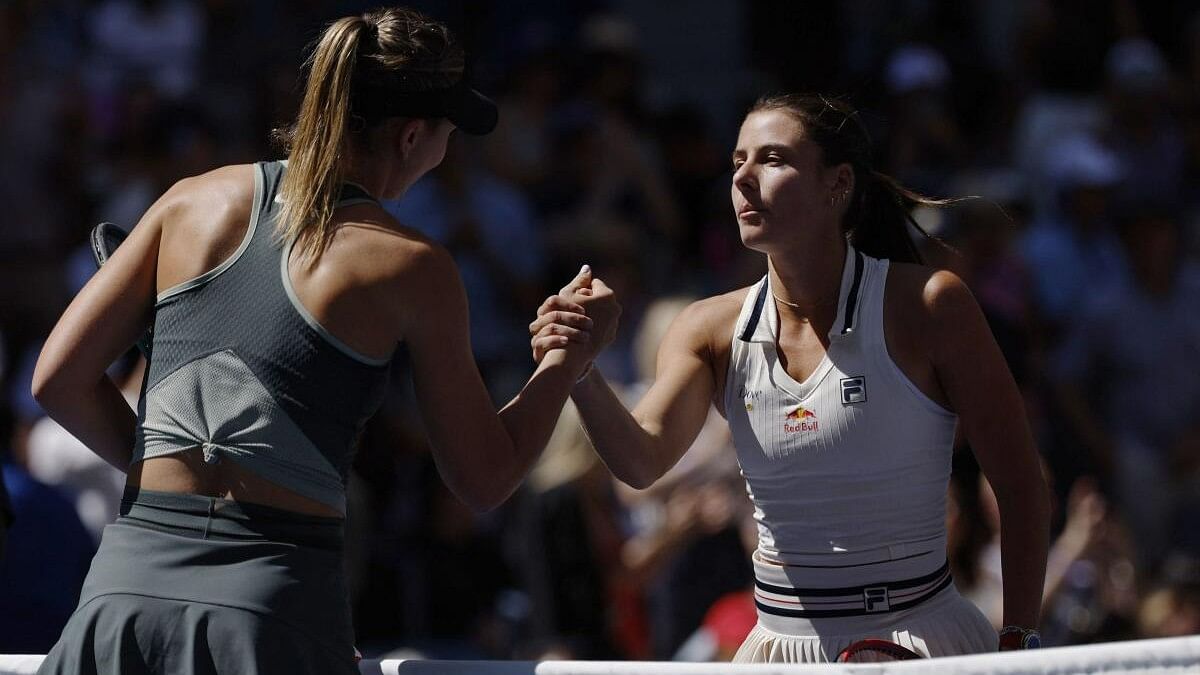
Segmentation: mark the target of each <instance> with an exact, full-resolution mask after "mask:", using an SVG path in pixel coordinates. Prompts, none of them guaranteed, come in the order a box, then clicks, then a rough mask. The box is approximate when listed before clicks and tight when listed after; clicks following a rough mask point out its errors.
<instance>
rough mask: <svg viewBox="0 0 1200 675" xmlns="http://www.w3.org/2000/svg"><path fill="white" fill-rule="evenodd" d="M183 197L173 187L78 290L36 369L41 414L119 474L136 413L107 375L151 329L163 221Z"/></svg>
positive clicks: (129, 449)
mask: <svg viewBox="0 0 1200 675" xmlns="http://www.w3.org/2000/svg"><path fill="white" fill-rule="evenodd" d="M180 198H181V189H180V188H179V187H178V186H176V187H175V188H172V189H171V190H169V191H167V193H166V194H165V195H163V196H162V197H161V198H160V199H159V200H158V201H157V202H156V203H155V204H154V205H153V206H151V207H150V209H149V210H148V211H147V212H146V215H145V216H143V217H142V220H141V222H139V223H138V225H137V227H135V228H133V231H132V232H131V233H130V234H129V237H128V238H127V239H126V240H125V241H124V243H122V244H121V247H120V248H118V249H117V251H116V253H114V254H113V256H112V258H110V259H109V261H108V262H107V263H105V265H104V267H102V268H101V269H100V270H99V271H97V272H96V274H95V275H94V276H93V277H92V278H91V280H90V281H88V283H87V285H85V286H84V287H83V290H81V291H79V294H78V295H76V296H75V298H74V300H72V301H71V304H70V306H68V307H67V310H66V312H64V313H63V315H62V317H61V318H59V320H58V323H57V324H56V325H55V326H54V329H53V330H52V331H51V332H50V336H49V337H48V338H46V343H45V345H43V347H42V353H41V354H40V355H39V357H38V362H37V366H36V368H35V369H34V372H33V386H32V389H33V396H34V398H36V399H37V401H38V403H40V404H41V406H42V408H43V409H44V410H45V411H46V414H47V415H49V416H50V417H51V418H53V419H54V421H56V422H58V423H59V424H60V425H62V427H63V428H64V429H66V430H67V431H69V432H70V433H71V435H73V436H75V438H78V439H79V440H80V442H82V443H83V444H84V445H86V446H87V447H88V448H90V449H91V450H92V451H93V452H95V453H96V454H97V455H99V456H100V457H101V458H103V459H104V460H105V461H106V462H108V463H109V464H112V465H113V466H115V467H116V468H118V469H120V470H122V471H126V470H128V468H129V460H130V457H131V456H132V454H133V444H134V430H135V428H136V426H137V415H135V414H134V412H133V410H131V409H130V408H129V404H128V403H126V402H125V399H124V397H122V396H121V392H120V390H119V389H118V388H117V386H116V385H115V384H113V382H112V381H111V380H110V379H109V378H108V376H107V375H105V370H107V369H108V367H109V366H110V365H112V363H113V362H114V361H116V360H117V358H118V357H120V356H121V354H123V353H125V352H126V351H127V350H128V349H129V348H130V347H131V346H132V345H133V343H134V342H135V341H136V340H137V338H138V337H140V336H141V335H142V333H144V332H145V331H146V328H147V326H149V325H150V321H151V317H152V316H153V312H154V296H155V288H156V286H155V283H156V282H155V279H156V271H157V268H158V244H159V240H160V237H161V235H162V219H163V217H164V215H165V214H166V213H168V212H169V211H170V210H171V209H172V208H174V207H175V206H176V205H177V202H178V200H179V199H180Z"/></svg>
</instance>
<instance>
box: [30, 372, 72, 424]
mask: <svg viewBox="0 0 1200 675" xmlns="http://www.w3.org/2000/svg"><path fill="white" fill-rule="evenodd" d="M65 379H66V378H64V377H63V376H62V373H61V371H59V370H57V369H55V368H52V367H50V366H47V365H46V364H44V363H43V362H41V361H38V364H37V366H36V367H34V369H33V380H32V382H31V383H30V386H29V392H30V393H31V394H33V400H35V401H37V402H38V405H40V406H41V407H42V410H45V411H46V412H47V413H52V412H53V411H54V410H55V409H57V408H58V407H59V406H60V405H61V404H62V401H64V400H65V399H66V397H67V396H68V391H69V389H70V387H69V386H68V385H67V383H66V382H65Z"/></svg>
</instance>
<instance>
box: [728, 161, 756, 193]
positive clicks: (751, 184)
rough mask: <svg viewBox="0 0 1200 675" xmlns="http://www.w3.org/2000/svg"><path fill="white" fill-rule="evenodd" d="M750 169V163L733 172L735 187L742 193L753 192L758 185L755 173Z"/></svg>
mask: <svg viewBox="0 0 1200 675" xmlns="http://www.w3.org/2000/svg"><path fill="white" fill-rule="evenodd" d="M749 167H750V163H749V162H747V163H745V164H743V165H741V166H739V167H738V168H737V169H736V170H735V171H734V172H733V185H734V187H736V188H737V189H739V190H741V191H742V192H748V191H753V190H754V189H755V185H756V184H757V183H756V182H755V178H754V174H753V171H752V169H750V168H749Z"/></svg>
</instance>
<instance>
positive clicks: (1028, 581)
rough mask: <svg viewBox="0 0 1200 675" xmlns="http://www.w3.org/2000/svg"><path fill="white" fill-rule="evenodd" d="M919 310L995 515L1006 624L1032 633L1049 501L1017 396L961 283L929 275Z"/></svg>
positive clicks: (943, 275) (948, 276) (947, 275)
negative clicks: (993, 501)
mask: <svg viewBox="0 0 1200 675" xmlns="http://www.w3.org/2000/svg"><path fill="white" fill-rule="evenodd" d="M924 304H925V307H926V309H927V310H928V316H929V319H930V325H931V330H930V332H929V335H930V336H931V338H932V345H931V359H932V361H933V366H934V370H935V373H936V375H937V379H938V381H939V382H940V383H941V386H942V388H943V390H944V391H945V393H946V396H947V398H948V399H949V401H950V404H951V406H952V407H953V408H954V410H955V412H957V413H958V418H959V423H960V424H961V425H962V430H963V432H964V434H965V436H966V438H967V440H968V442H969V443H970V445H971V449H972V450H973V451H974V452H975V456H976V458H977V459H978V460H979V466H980V467H981V468H982V469H983V473H984V475H985V476H986V477H987V480H988V482H989V483H990V484H991V486H992V489H993V490H994V491H995V493H996V501H997V504H998V506H999V508H1000V551H1001V567H1002V571H1003V578H1004V625H1006V626H1010V625H1011V626H1021V627H1024V628H1036V627H1037V625H1038V620H1039V609H1040V606H1041V598H1042V584H1043V580H1044V577H1045V574H1046V551H1047V548H1048V546H1049V537H1050V535H1049V521H1050V501H1049V492H1048V489H1047V486H1046V481H1045V478H1044V477H1043V475H1042V468H1041V463H1040V462H1039V459H1038V454H1037V449H1036V448H1035V447H1034V443H1033V434H1032V433H1031V432H1030V429H1029V422H1028V420H1027V419H1026V415H1025V407H1024V403H1023V400H1022V398H1021V394H1020V392H1019V390H1018V389H1017V385H1016V382H1015V381H1014V380H1013V377H1012V374H1011V373H1010V372H1009V370H1008V365H1007V364H1006V363H1005V361H1004V357H1003V355H1002V354H1001V353H1000V349H999V347H997V346H996V341H995V339H994V338H993V337H992V333H991V330H990V329H989V328H988V325H987V321H986V319H985V318H984V316H983V312H982V311H981V310H980V309H979V305H978V304H977V303H976V302H975V298H974V297H973V296H972V295H971V292H970V290H968V289H967V286H966V284H964V283H963V282H962V280H961V279H959V278H958V277H957V276H955V275H953V274H951V273H949V272H944V271H942V272H936V273H934V274H933V276H931V277H930V278H929V280H928V282H927V283H926V285H925V289H924Z"/></svg>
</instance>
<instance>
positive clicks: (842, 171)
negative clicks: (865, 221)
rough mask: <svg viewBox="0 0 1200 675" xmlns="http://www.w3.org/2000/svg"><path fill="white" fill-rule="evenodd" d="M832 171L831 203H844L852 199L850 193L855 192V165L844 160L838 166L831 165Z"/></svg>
mask: <svg viewBox="0 0 1200 675" xmlns="http://www.w3.org/2000/svg"><path fill="white" fill-rule="evenodd" d="M830 172H831V173H832V176H831V180H830V182H829V200H830V204H831V205H837V204H842V203H845V202H848V201H850V195H852V194H854V180H855V175H854V167H852V166H850V164H849V163H848V162H842V163H841V164H838V165H837V166H834V167H831V168H830Z"/></svg>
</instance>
